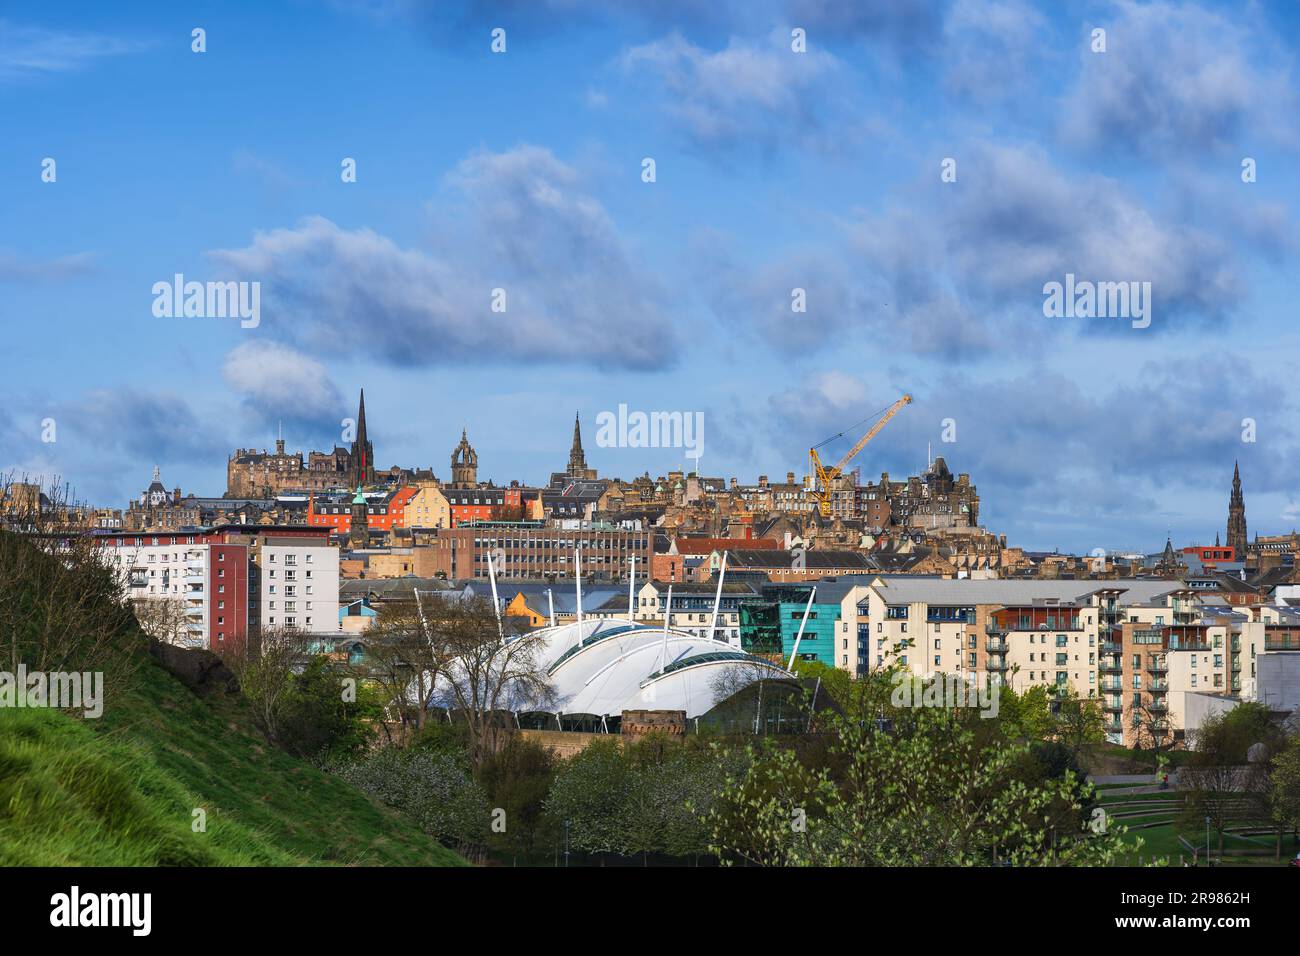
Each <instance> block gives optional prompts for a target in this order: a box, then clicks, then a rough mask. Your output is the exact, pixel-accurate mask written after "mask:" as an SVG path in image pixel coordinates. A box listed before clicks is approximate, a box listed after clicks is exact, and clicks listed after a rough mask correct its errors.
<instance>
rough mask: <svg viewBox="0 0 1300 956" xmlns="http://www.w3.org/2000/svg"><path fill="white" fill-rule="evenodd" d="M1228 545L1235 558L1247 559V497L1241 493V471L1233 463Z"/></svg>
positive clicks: (1229, 502) (1229, 500) (1239, 559)
mask: <svg viewBox="0 0 1300 956" xmlns="http://www.w3.org/2000/svg"><path fill="white" fill-rule="evenodd" d="M1226 543H1227V545H1228V547H1230V548H1232V549H1233V554H1232V556H1233V559H1234V560H1237V561H1245V560H1246V499H1245V498H1243V497H1242V494H1241V472H1240V471H1239V470H1238V469H1237V463H1236V462H1235V461H1234V462H1233V463H1232V496H1231V497H1230V498H1229V499H1228V540H1227V542H1226Z"/></svg>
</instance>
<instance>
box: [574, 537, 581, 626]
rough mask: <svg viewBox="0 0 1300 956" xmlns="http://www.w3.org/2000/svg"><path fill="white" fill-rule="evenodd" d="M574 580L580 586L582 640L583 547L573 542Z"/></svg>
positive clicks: (579, 622)
mask: <svg viewBox="0 0 1300 956" xmlns="http://www.w3.org/2000/svg"><path fill="white" fill-rule="evenodd" d="M573 580H574V582H575V584H576V585H577V588H578V640H582V549H581V548H580V547H578V542H576V541H575V542H574V543H573Z"/></svg>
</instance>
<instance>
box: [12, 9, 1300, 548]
mask: <svg viewBox="0 0 1300 956" xmlns="http://www.w3.org/2000/svg"><path fill="white" fill-rule="evenodd" d="M196 27H201V28H203V29H204V30H205V31H206V52H203V53H196V52H193V50H192V44H193V40H192V30H193V29H194V28H196ZM497 28H500V29H503V30H504V31H505V35H504V36H505V51H504V52H501V53H494V52H493V50H492V42H493V38H492V32H493V30H494V29H497ZM795 29H799V30H802V31H804V36H806V50H805V52H795V51H794V50H793V49H792V31H793V30H795ZM1098 29H1102V30H1104V31H1105V36H1104V43H1105V49H1104V52H1102V51H1098V50H1096V49H1095V48H1096V47H1097V46H1098V45H1099V44H1098V40H1097V39H1096V34H1095V33H1094V31H1096V30H1098ZM1298 38H1300V4H1296V3H1294V2H1290V0H1278V2H1275V3H1250V2H1247V3H1233V4H1217V3H1208V2H1207V3H1176V2H1130V0H1119V2H1074V0H1064V2H1060V3H1051V4H1035V3H1030V2H1027V0H896V2H893V3H891V4H877V3H870V4H868V3H861V4H852V3H841V2H834V3H833V2H829V0H730V2H728V0H721V2H719V0H710V2H704V0H698V2H696V0H669V2H662V0H659V2H652V0H622V2H618V3H615V2H610V3H608V4H602V3H595V2H581V0H530V2H527V3H525V2H523V0H516V2H499V3H474V2H468V0H465V2H440V3H422V2H417V0H280V2H275V3H266V4H239V5H230V4H218V3H209V2H196V3H187V4H184V5H179V4H171V3H161V2H159V3H155V4H145V3H140V4H130V5H121V6H119V5H113V7H112V9H111V10H110V8H109V7H108V5H104V4H100V3H92V2H89V0H86V2H72V3H64V4H59V5H57V9H55V8H54V5H50V4H48V3H41V2H30V3H29V2H24V0H16V2H8V3H6V4H5V5H4V7H3V8H2V10H0V141H2V142H3V148H0V319H2V320H3V323H4V333H5V334H4V354H5V362H4V372H5V374H4V376H3V379H2V380H0V468H3V469H4V470H5V471H10V470H16V471H18V472H23V473H28V474H42V475H45V476H47V478H48V477H52V476H56V475H57V476H59V477H60V478H61V479H63V480H66V481H69V482H71V483H72V484H73V485H75V486H76V488H77V491H78V493H79V495H80V496H82V497H85V498H89V499H90V500H92V501H94V502H96V503H100V504H111V505H114V506H122V505H124V504H125V502H126V499H127V498H128V497H129V496H130V495H134V494H137V493H138V492H139V490H140V489H141V488H143V487H144V485H146V484H147V483H148V480H149V472H150V470H151V469H152V468H153V467H154V465H158V466H159V467H160V468H161V469H162V474H163V480H164V481H165V482H166V483H167V485H168V486H169V487H171V486H173V485H180V486H181V487H182V489H184V490H185V491H187V492H189V491H193V492H196V493H199V494H220V493H221V492H222V491H223V490H224V479H225V461H226V457H227V455H228V454H229V452H230V450H231V449H232V448H234V447H236V446H242V447H249V446H256V447H259V448H260V447H269V446H271V445H272V444H273V443H274V440H275V436H276V430H277V428H279V427H282V428H283V430H284V434H285V438H286V440H287V442H288V444H289V448H290V450H293V449H295V448H301V449H303V450H307V449H309V448H328V447H332V445H333V443H334V442H336V441H339V440H340V428H341V425H340V423H341V421H342V420H343V419H344V418H346V417H349V416H351V415H353V414H354V413H355V407H356V395H357V390H358V389H359V388H360V387H362V386H364V387H365V389H366V399H367V403H366V404H367V412H368V423H369V427H370V432H371V437H372V438H373V440H374V443H375V448H376V455H377V457H378V459H379V463H380V464H381V465H385V466H386V465H389V464H403V465H408V466H417V465H418V466H424V467H428V466H432V467H433V468H434V470H435V473H437V474H439V475H443V476H446V475H447V474H448V472H449V468H448V456H449V455H450V453H451V450H452V448H453V446H454V445H455V444H456V442H457V440H458V439H459V436H460V430H461V429H462V428H466V429H468V432H469V436H470V439H471V441H472V442H473V444H474V445H475V446H476V448H477V450H478V452H479V462H480V476H481V477H484V478H492V479H494V480H496V481H498V482H507V481H509V480H510V479H514V478H517V479H520V480H522V481H525V482H529V483H540V482H543V481H544V480H545V478H546V475H547V474H548V473H549V472H550V471H551V470H554V469H556V468H559V467H561V466H562V465H563V464H564V462H565V460H566V458H567V451H568V445H569V439H570V434H571V429H572V419H573V414H574V412H575V411H577V412H578V413H579V414H580V415H581V418H582V421H583V423H584V426H585V428H584V434H585V435H586V436H587V450H588V461H589V463H590V464H591V465H592V466H593V467H596V468H597V469H599V471H600V472H601V473H602V474H615V475H621V476H623V477H625V478H631V477H633V476H634V475H637V474H640V473H641V472H642V471H645V470H649V471H650V473H651V474H652V475H656V474H661V473H663V472H666V471H668V470H669V469H672V468H679V467H684V466H685V467H689V466H690V465H691V464H692V462H690V461H688V460H687V459H686V458H685V457H684V452H683V451H681V450H680V449H642V448H599V447H596V441H595V432H596V426H595V422H596V416H597V415H598V414H600V413H601V412H602V411H606V410H614V409H616V408H617V407H618V406H619V405H620V404H621V403H625V404H627V405H628V406H629V408H631V409H633V410H637V409H640V410H646V411H653V410H667V411H671V410H680V411H691V412H696V411H698V412H702V413H703V414H704V416H705V418H704V421H705V428H704V454H703V457H702V459H701V460H700V467H701V470H702V471H703V472H705V473H706V474H710V475H721V476H724V477H730V476H732V475H735V476H737V477H739V478H740V479H741V480H742V481H752V480H754V479H755V478H756V476H757V475H758V474H760V473H762V474H768V475H772V476H783V475H784V474H785V472H787V471H795V472H797V473H799V474H802V473H803V472H804V471H805V470H806V462H807V458H806V456H807V448H808V446H809V445H810V444H813V443H815V442H817V441H820V440H821V439H823V438H825V437H826V436H828V435H832V434H835V433H837V432H839V431H841V430H843V429H846V428H847V427H848V426H850V425H854V424H855V423H857V422H858V421H860V420H861V419H863V418H865V417H867V416H869V415H871V414H872V413H874V412H877V411H878V410H880V409H882V408H883V407H884V406H886V405H888V404H889V403H890V402H892V401H893V400H894V399H895V398H896V397H897V396H898V395H900V394H901V393H903V392H904V391H906V392H910V393H911V394H912V395H913V396H914V397H915V402H914V403H913V404H912V405H911V406H910V407H909V408H907V409H905V410H904V411H903V412H902V413H901V414H900V415H899V416H898V417H897V418H896V419H895V420H894V421H893V422H892V423H891V424H890V425H889V426H888V427H887V428H886V429H885V431H883V432H882V433H881V435H880V436H879V437H878V438H877V439H876V440H875V441H874V442H873V443H872V444H871V445H870V446H868V448H867V449H866V450H865V451H864V452H863V454H862V455H861V457H860V458H859V459H858V464H859V465H860V466H861V470H862V473H863V475H864V476H869V477H878V476H879V474H880V473H881V472H882V471H889V472H890V473H891V475H894V476H898V475H901V474H904V473H908V472H916V471H917V470H919V469H921V468H923V467H924V465H925V462H926V454H927V448H928V447H929V448H932V449H933V453H934V454H936V455H939V454H941V455H943V456H944V457H945V458H946V460H947V462H948V464H949V466H950V467H951V468H952V470H953V471H954V472H969V473H970V475H971V476H972V480H973V481H975V482H976V484H977V485H978V487H979V491H980V495H981V498H982V514H981V517H982V521H983V523H984V524H985V525H986V526H987V527H989V528H990V529H992V530H995V531H999V532H1005V533H1007V535H1008V537H1009V538H1010V540H1011V541H1012V542H1013V543H1016V544H1022V545H1024V546H1026V547H1032V548H1045V549H1051V548H1054V547H1059V548H1062V549H1071V550H1076V551H1085V552H1086V551H1090V550H1091V549H1093V548H1097V547H1102V548H1107V549H1129V548H1143V549H1148V550H1154V549H1157V548H1159V547H1161V546H1163V543H1164V538H1165V534H1166V532H1167V531H1171V532H1172V534H1173V536H1174V540H1175V543H1177V544H1189V543H1193V542H1200V543H1208V542H1211V541H1213V539H1214V535H1215V533H1216V531H1221V530H1222V529H1223V526H1224V522H1225V517H1226V504H1227V495H1228V485H1229V481H1230V478H1231V474H1232V465H1233V461H1234V460H1237V459H1239V460H1240V462H1241V468H1242V475H1243V478H1244V482H1245V488H1246V501H1247V517H1248V520H1249V522H1250V529H1251V532H1252V533H1254V532H1257V531H1258V532H1260V533H1272V532H1279V531H1289V530H1291V528H1292V527H1293V526H1298V525H1300V519H1298V518H1297V517H1296V515H1297V512H1300V488H1298V486H1297V481H1296V475H1297V472H1298V468H1297V466H1298V465H1300V427H1298V426H1297V424H1296V419H1295V415H1296V407H1297V403H1298V402H1300V385H1298V384H1297V381H1296V379H1297V376H1296V374H1295V356H1296V352H1297V348H1296V347H1297V345H1298V344H1300V330H1298V327H1300V311H1298V307H1297V302H1300V270H1297V268H1296V266H1297V258H1298V257H1300V225H1298V221H1300V217H1298V213H1300V128H1298V127H1297V125H1296V122H1295V118H1296V116H1297V115H1300V101H1298V96H1297V90H1298V89H1300V85H1298V83H1297V66H1298V65H1300V64H1298V63H1297V55H1298V50H1297V47H1298V45H1300V40H1298ZM47 158H48V159H53V160H54V167H53V169H54V173H55V179H54V181H53V182H47V181H45V179H46V178H48V176H46V177H44V178H43V176H42V172H43V163H44V160H46V159H47ZM647 158H650V159H653V161H654V171H655V177H654V181H653V182H646V181H644V179H643V169H644V160H646V159H647ZM345 159H352V160H354V161H355V164H356V182H344V181H343V177H342V176H341V171H342V164H343V162H344V160H345ZM947 160H952V161H953V162H952V163H949V164H948V167H947V168H949V169H955V172H956V175H955V181H945V180H952V179H953V177H952V176H948V177H945V176H944V175H942V174H943V172H944V169H945V161H947ZM1243 163H1245V164H1246V165H1247V166H1249V167H1250V169H1251V170H1253V172H1254V175H1253V177H1251V176H1243ZM44 167H48V164H44ZM1251 178H1253V180H1254V181H1251V182H1247V181H1244V180H1245V179H1251ZM177 273H181V274H183V275H184V276H185V277H186V278H187V279H190V280H200V281H208V280H226V279H233V280H240V281H250V282H251V281H256V282H259V283H260V284H261V321H260V324H259V325H258V326H257V327H256V328H241V326H240V323H239V322H238V321H237V320H232V319H223V318H194V317H191V318H184V317H181V318H160V317H156V316H155V315H154V311H153V304H154V298H153V293H152V291H151V290H152V288H153V285H154V283H156V282H160V281H170V280H171V279H172V277H173V276H174V275H175V274H177ZM1067 274H1074V275H1075V276H1076V277H1077V278H1078V279H1079V280H1089V281H1096V282H1101V281H1106V282H1119V281H1123V282H1130V281H1131V282H1149V283H1151V286H1150V288H1151V313H1150V319H1151V321H1150V325H1149V327H1146V328H1135V327H1134V324H1133V322H1131V321H1130V320H1129V319H1126V318H1118V319H1117V318H1056V317H1052V318H1049V317H1046V316H1045V315H1044V308H1043V303H1044V294H1043V287H1044V284H1045V283H1048V282H1052V281H1057V282H1064V281H1065V276H1066V275H1067ZM494 289H503V290H505V295H506V300H505V301H506V310H505V311H504V312H494V311H493V309H492V301H493V290H494ZM794 289H803V290H805V295H806V303H807V308H806V311H805V312H795V311H793V310H792V307H791V304H792V290H794ZM49 419H52V420H53V422H54V425H55V432H54V437H55V439H56V440H54V441H52V442H50V441H43V440H42V439H43V437H46V438H48V437H51V436H50V433H49V429H48V428H43V423H44V422H46V421H47V420H49ZM1247 419H1249V420H1251V421H1252V422H1253V426H1252V425H1247V426H1245V427H1243V421H1244V420H1247ZM945 426H946V427H945ZM43 431H44V435H43ZM851 437H852V436H850V437H849V438H846V439H841V440H839V441H838V442H833V443H832V444H831V445H830V446H829V450H830V452H831V454H832V455H834V454H835V453H836V452H841V453H842V452H843V451H844V450H847V448H848V446H849V444H850V443H851ZM945 438H949V439H955V440H952V441H945V440H944V439H945ZM1250 439H1253V440H1250Z"/></svg>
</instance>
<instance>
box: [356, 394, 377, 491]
mask: <svg viewBox="0 0 1300 956" xmlns="http://www.w3.org/2000/svg"><path fill="white" fill-rule="evenodd" d="M352 483H353V484H354V485H372V484H374V483H375V446H374V445H373V444H372V443H371V442H370V438H369V436H368V435H367V434H366V390H365V389H364V388H363V389H362V390H361V403H360V404H359V405H358V407H357V437H356V440H355V441H354V442H353V443H352Z"/></svg>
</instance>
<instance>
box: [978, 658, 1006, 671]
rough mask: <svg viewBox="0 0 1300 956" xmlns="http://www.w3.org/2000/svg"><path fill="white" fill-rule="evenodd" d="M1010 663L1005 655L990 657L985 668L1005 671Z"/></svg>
mask: <svg viewBox="0 0 1300 956" xmlns="http://www.w3.org/2000/svg"><path fill="white" fill-rule="evenodd" d="M1007 668H1008V665H1007V661H1006V658H1005V657H999V658H989V660H987V661H986V662H985V663H984V669H985V670H988V671H1005V670H1007Z"/></svg>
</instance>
